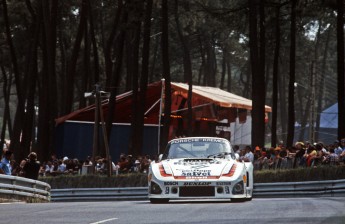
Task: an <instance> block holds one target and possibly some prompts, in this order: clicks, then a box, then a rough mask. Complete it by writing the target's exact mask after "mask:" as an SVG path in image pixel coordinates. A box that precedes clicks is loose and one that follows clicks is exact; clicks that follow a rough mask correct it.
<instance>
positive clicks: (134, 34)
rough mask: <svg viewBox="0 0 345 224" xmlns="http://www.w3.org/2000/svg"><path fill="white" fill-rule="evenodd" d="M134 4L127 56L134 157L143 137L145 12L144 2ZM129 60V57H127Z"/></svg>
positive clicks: (131, 140)
mask: <svg viewBox="0 0 345 224" xmlns="http://www.w3.org/2000/svg"><path fill="white" fill-rule="evenodd" d="M132 4H134V5H135V6H134V7H133V8H134V10H133V12H132V16H130V17H133V18H136V19H135V20H134V21H132V22H131V23H133V25H131V27H133V29H132V31H130V37H131V38H130V39H129V40H128V41H129V42H130V44H129V45H130V46H129V47H130V48H129V49H128V50H127V54H128V55H129V56H130V58H131V60H130V61H127V65H128V67H127V70H129V71H131V77H132V88H133V90H132V93H133V95H132V123H131V138H130V140H129V141H130V142H129V149H128V153H129V154H132V155H139V151H140V149H138V148H137V147H138V145H137V143H138V142H137V139H138V138H139V135H142V133H139V130H138V125H139V124H138V120H139V116H142V114H141V113H138V112H139V111H140V109H139V48H140V32H141V22H142V21H141V20H142V19H141V13H140V12H141V11H142V10H143V4H142V2H136V1H132ZM127 58H128V57H127Z"/></svg>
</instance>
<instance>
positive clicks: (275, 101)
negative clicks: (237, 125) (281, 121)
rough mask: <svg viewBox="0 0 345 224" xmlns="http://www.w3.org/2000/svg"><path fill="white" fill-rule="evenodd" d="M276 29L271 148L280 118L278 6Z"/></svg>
mask: <svg viewBox="0 0 345 224" xmlns="http://www.w3.org/2000/svg"><path fill="white" fill-rule="evenodd" d="M275 21H276V27H275V41H276V43H275V49H274V59H273V80H272V84H273V90H272V91H273V92H272V129H271V132H272V133H271V146H272V147H275V146H276V143H277V120H278V119H277V118H278V76H279V54H280V5H279V6H276V19H275Z"/></svg>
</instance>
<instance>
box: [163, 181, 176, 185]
mask: <svg viewBox="0 0 345 224" xmlns="http://www.w3.org/2000/svg"><path fill="white" fill-rule="evenodd" d="M164 185H165V186H177V185H178V182H176V181H174V182H164Z"/></svg>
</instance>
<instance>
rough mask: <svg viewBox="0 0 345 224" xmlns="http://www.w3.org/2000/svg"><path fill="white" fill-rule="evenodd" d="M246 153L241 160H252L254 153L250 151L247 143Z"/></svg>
mask: <svg viewBox="0 0 345 224" xmlns="http://www.w3.org/2000/svg"><path fill="white" fill-rule="evenodd" d="M245 152H246V154H244V157H243V161H244V162H254V154H253V152H252V148H251V147H250V146H249V145H247V146H246V148H245Z"/></svg>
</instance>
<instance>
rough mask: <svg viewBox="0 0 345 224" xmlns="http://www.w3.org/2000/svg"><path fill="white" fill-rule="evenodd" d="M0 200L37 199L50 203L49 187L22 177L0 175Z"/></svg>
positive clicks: (43, 183)
mask: <svg viewBox="0 0 345 224" xmlns="http://www.w3.org/2000/svg"><path fill="white" fill-rule="evenodd" d="M0 198H3V199H8V200H23V199H39V200H42V201H50V185H49V184H47V183H45V182H42V181H37V180H32V179H28V178H24V177H16V176H8V175H3V174H0Z"/></svg>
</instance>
